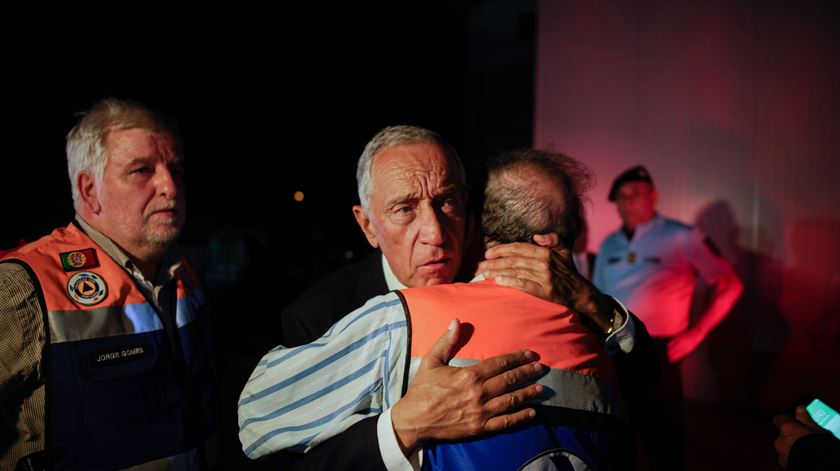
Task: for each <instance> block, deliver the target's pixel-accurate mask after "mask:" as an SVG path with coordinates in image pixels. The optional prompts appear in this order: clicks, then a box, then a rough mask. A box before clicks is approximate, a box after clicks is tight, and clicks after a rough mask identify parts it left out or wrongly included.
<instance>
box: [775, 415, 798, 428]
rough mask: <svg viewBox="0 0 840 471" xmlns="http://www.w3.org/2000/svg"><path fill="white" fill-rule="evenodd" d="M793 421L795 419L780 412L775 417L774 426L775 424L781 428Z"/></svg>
mask: <svg viewBox="0 0 840 471" xmlns="http://www.w3.org/2000/svg"><path fill="white" fill-rule="evenodd" d="M792 421H793V419H791V418H790V417H788V416H787V415H785V414H778V415H776V416H774V417H773V426H775V427H776V428H777V429H781V428H782V426H783V425H785V424H787V423H789V422H792Z"/></svg>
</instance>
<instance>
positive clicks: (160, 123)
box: [66, 98, 183, 210]
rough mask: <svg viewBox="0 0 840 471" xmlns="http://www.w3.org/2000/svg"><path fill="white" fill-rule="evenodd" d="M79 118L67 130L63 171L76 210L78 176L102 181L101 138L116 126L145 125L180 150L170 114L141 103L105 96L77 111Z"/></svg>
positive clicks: (102, 145)
mask: <svg viewBox="0 0 840 471" xmlns="http://www.w3.org/2000/svg"><path fill="white" fill-rule="evenodd" d="M79 115H80V116H81V118H80V119H79V122H78V123H76V125H75V126H73V129H71V130H70V132H69V133H67V146H66V152H67V173H68V175H69V177H70V188H71V190H72V192H73V206H74V207H75V208H76V209H77V210H78V209H79V204H80V203H81V196H80V195H79V188H78V185H77V181H78V176H79V174H80V173H82V172H87V173H90V174H91V175H92V176H93V177H94V179H95V180H96V182H97V183H101V182H102V175H103V173H104V172H105V162H106V160H107V159H108V155H107V154H106V152H105V138H106V137H107V136H108V133H109V132H111V131H115V130H120V129H135V128H141V129H148V130H149V131H152V132H155V133H162V134H167V135H169V136H170V137H171V138H172V139H173V140H174V141H175V149H176V151H177V152H178V154H179V155H183V153H182V144H181V138H180V133H179V131H178V125H177V124H176V123H175V121H174V120H172V119H171V118H169V117H167V116H165V115H163V114H161V113H159V112H157V111H154V110H152V109H150V108H148V107H146V106H145V105H142V104H140V103H137V102H135V101H131V100H125V99H120V98H105V99H104V100H101V101H99V102H98V103H96V104H94V105H93V106H92V107H91V108H90V109H89V110H88V111H86V112H83V113H79Z"/></svg>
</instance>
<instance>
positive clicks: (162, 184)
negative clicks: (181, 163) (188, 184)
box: [155, 165, 180, 199]
mask: <svg viewBox="0 0 840 471" xmlns="http://www.w3.org/2000/svg"><path fill="white" fill-rule="evenodd" d="M174 172H175V171H174V170H172V169H171V168H169V166H167V165H159V166H158V168H157V171H156V172H155V188H156V189H157V193H158V194H159V195H160V196H166V197H168V198H170V199H174V198H175V197H176V196H178V191H179V190H178V182H179V180H178V179H179V178H180V177H179V176H177V175H175V173H174Z"/></svg>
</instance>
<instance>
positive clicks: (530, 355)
mask: <svg viewBox="0 0 840 471" xmlns="http://www.w3.org/2000/svg"><path fill="white" fill-rule="evenodd" d="M538 358H539V357H538V356H537V354H536V353H534V352H532V351H530V350H519V351H516V352H511V353H505V354H504V355H498V356H495V357H492V358H487V359H485V360H481V361H480V362H478V363H476V364H475V365H472V366H469V367H467V368H465V369H467V370H470V371H471V372H472V373H473V374H475V375H476V378H477V379H478V380H480V381H481V382H486V381H487V380H489V379H491V378H496V377H497V376H499V375H501V374H502V373H504V372H507V371H514V370H517V369H518V368H520V367H522V366H527V365H529V364H530V363H532V362H535V361H536V360H537V359H538ZM522 373H525V372H519V373H518V374H522Z"/></svg>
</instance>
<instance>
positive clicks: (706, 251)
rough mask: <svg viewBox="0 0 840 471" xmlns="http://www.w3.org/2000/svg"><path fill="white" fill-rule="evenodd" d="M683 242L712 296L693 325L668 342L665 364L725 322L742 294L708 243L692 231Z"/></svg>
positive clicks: (679, 357)
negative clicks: (709, 287)
mask: <svg viewBox="0 0 840 471" xmlns="http://www.w3.org/2000/svg"><path fill="white" fill-rule="evenodd" d="M685 240H686V244H687V248H686V253H687V254H688V258H689V261H690V262H691V265H692V266H693V267H694V269H695V270H696V271H697V273H698V274H699V275H700V276H701V277H702V278H703V280H705V282H706V283H708V284H709V285H710V286H711V287H712V293H711V297H710V299H709V302H708V305H707V307H706V309H705V310H704V311H703V312H702V313H701V314H700V316H699V317H698V318H697V321H696V322H695V323H694V324H693V325H692V326H691V327H689V328H688V329H686V330H685V331H683V332H682V333H680V334H679V335H677V336H675V337H674V338H672V339H671V340H670V341H669V342H668V361H670V362H672V363H673V362H677V361H680V360H682V359H683V358H685V357H686V356H687V355H688V354H690V353H691V352H693V351H694V349H695V348H697V346H698V345H700V342H702V341H703V340H704V339H705V338H706V336H707V335H709V332H711V331H712V330H713V329H714V328H715V327H717V325H718V324H720V322H721V321H722V320H723V319H724V318H726V316H727V315H728V314H729V311H730V310H731V309H732V306H734V305H735V302H736V301H738V298H739V297H740V296H741V293H742V292H743V291H744V284H743V283H742V282H741V279H740V278H738V275H737V274H736V273H735V270H734V269H733V268H732V265H730V264H729V262H727V261H726V259H724V258H723V256H722V255H721V253H720V251H719V250H718V249H717V247H715V245H714V243H712V241H711V239H709V238H708V237H706V236H705V235H704V234H703V233H702V232H700V231H699V230H697V229H694V230H692V231H691V233H690V234H689V235H688V236H687V238H686V239H685Z"/></svg>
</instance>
